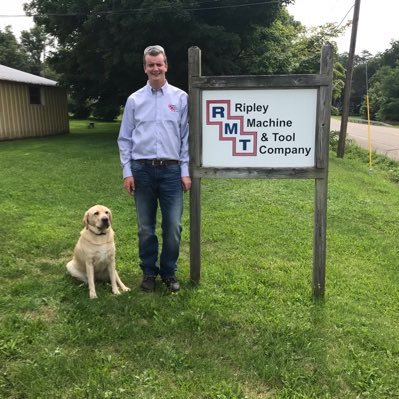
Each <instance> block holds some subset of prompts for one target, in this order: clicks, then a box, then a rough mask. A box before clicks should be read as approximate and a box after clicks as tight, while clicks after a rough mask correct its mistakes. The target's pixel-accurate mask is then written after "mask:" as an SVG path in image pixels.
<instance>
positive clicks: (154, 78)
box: [143, 45, 168, 89]
mask: <svg viewBox="0 0 399 399" xmlns="http://www.w3.org/2000/svg"><path fill="white" fill-rule="evenodd" d="M143 66H144V72H145V73H146V75H147V76H148V81H149V83H150V85H151V87H152V88H154V89H159V88H161V87H162V86H163V85H164V83H165V82H166V76H165V74H166V72H167V70H168V61H167V58H166V54H165V50H164V49H163V48H162V47H161V46H158V45H155V46H148V47H147V48H146V49H145V50H144V55H143Z"/></svg>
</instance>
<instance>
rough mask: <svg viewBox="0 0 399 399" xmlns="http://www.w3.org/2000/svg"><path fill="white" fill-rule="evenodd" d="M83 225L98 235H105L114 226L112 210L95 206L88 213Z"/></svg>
mask: <svg viewBox="0 0 399 399" xmlns="http://www.w3.org/2000/svg"><path fill="white" fill-rule="evenodd" d="M83 223H84V225H85V226H86V229H89V230H92V231H93V232H94V233H96V234H104V233H105V232H106V231H107V230H108V229H109V228H110V227H111V224H112V213H111V210H110V209H108V208H107V207H106V206H103V205H94V206H92V207H91V208H90V209H88V210H87V211H86V213H85V215H84V217H83Z"/></svg>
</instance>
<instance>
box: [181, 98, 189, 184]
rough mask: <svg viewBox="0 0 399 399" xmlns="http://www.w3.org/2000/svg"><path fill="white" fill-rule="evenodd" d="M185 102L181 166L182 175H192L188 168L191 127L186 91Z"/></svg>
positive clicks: (182, 118) (183, 108)
mask: <svg viewBox="0 0 399 399" xmlns="http://www.w3.org/2000/svg"><path fill="white" fill-rule="evenodd" d="M182 102H183V104H182V115H181V121H180V137H181V145H180V168H181V176H182V177H184V176H190V173H189V169H188V162H189V151H188V135H189V127H188V96H187V94H186V93H184V96H183V101H182Z"/></svg>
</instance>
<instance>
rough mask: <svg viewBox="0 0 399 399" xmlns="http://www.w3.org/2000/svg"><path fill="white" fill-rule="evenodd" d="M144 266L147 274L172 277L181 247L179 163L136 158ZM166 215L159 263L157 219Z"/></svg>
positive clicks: (181, 191)
mask: <svg viewBox="0 0 399 399" xmlns="http://www.w3.org/2000/svg"><path fill="white" fill-rule="evenodd" d="M131 165H132V173H133V177H134V184H135V192H134V200H135V203H136V215H137V225H138V238H139V257H140V267H141V269H142V270H143V274H144V275H145V276H157V275H158V274H160V275H161V277H162V278H165V277H172V276H174V275H175V272H176V269H177V259H178V257H179V250H180V238H181V230H182V227H181V217H182V213H183V189H182V184H181V175H180V166H179V165H167V166H166V165H162V166H152V165H145V164H142V163H139V162H136V161H132V164H131ZM158 204H159V207H160V209H161V215H162V225H161V226H162V250H161V254H160V259H159V263H158V237H157V235H156V219H157V209H158Z"/></svg>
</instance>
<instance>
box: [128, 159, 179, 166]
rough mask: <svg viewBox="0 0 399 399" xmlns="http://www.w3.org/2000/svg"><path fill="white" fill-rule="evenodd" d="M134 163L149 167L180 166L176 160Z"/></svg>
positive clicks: (150, 160) (151, 160) (148, 160)
mask: <svg viewBox="0 0 399 399" xmlns="http://www.w3.org/2000/svg"><path fill="white" fill-rule="evenodd" d="M135 161H136V162H139V163H142V164H144V165H151V166H168V165H180V161H177V160H176V159H135Z"/></svg>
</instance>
